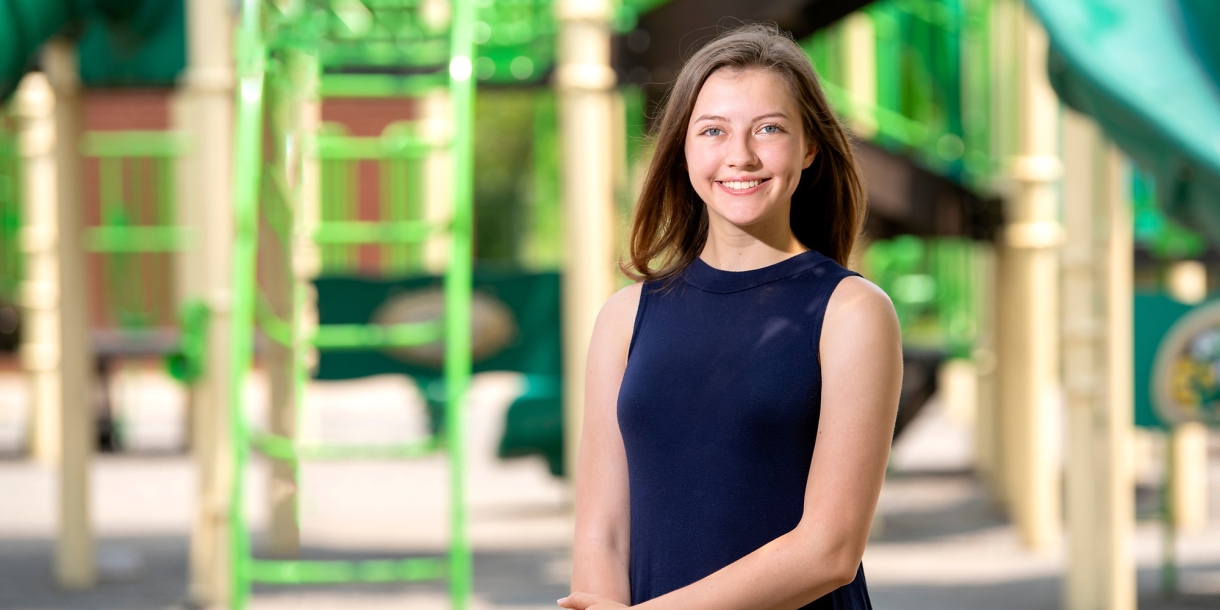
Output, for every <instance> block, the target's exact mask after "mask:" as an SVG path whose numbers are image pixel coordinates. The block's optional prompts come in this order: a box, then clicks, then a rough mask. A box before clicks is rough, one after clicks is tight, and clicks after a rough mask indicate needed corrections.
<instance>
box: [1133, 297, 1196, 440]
mask: <svg viewBox="0 0 1220 610" xmlns="http://www.w3.org/2000/svg"><path fill="white" fill-rule="evenodd" d="M1191 309H1193V307H1192V306H1190V305H1186V304H1184V303H1180V302H1178V301H1175V300H1173V299H1171V298H1169V297H1167V296H1165V295H1163V294H1160V293H1136V295H1135V310H1134V315H1135V425H1137V426H1142V427H1145V428H1163V427H1164V423H1163V422H1161V420H1160V418H1159V417H1157V415H1156V411H1155V409H1153V407H1152V389H1151V388H1152V366H1153V362H1154V361H1155V360H1156V352H1157V349H1158V348H1159V347H1160V345H1161V340H1162V339H1164V338H1165V333H1167V332H1169V329H1170V328H1172V327H1173V325H1174V323H1176V322H1177V321H1178V320H1179V319H1181V318H1182V316H1184V315H1186V314H1187V313H1189V312H1190V311H1191Z"/></svg>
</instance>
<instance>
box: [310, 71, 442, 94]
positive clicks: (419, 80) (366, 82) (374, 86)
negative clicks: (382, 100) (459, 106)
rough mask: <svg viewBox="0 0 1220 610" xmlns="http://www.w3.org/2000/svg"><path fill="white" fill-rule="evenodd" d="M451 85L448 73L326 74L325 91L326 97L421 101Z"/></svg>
mask: <svg viewBox="0 0 1220 610" xmlns="http://www.w3.org/2000/svg"><path fill="white" fill-rule="evenodd" d="M447 82H448V74H447V73H445V72H444V71H441V72H435V73H430V74H412V75H409V76H391V75H385V74H326V75H324V76H323V77H322V86H321V90H322V96H323V97H418V96H421V95H424V94H425V93H427V92H429V91H431V90H433V89H436V88H438V87H444V86H445V85H446V83H447Z"/></svg>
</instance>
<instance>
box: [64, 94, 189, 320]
mask: <svg viewBox="0 0 1220 610" xmlns="http://www.w3.org/2000/svg"><path fill="white" fill-rule="evenodd" d="M171 94H172V90H170V89H90V90H88V91H86V94H85V103H84V124H85V131H127V130H165V129H169V128H170V96H171ZM100 166H101V163H100V162H99V160H98V159H90V158H86V159H85V160H84V163H83V167H82V170H83V175H82V181H83V182H82V194H83V197H84V212H85V223H86V226H93V225H97V224H99V223H101V220H102V219H101V178H100V171H101V167H100ZM118 171H120V172H121V175H122V184H123V189H122V192H121V197H122V200H123V201H124V203H125V204H127V209H128V210H129V213H130V217H129V221H130V222H132V223H134V224H153V223H159V222H163V221H164V220H165V219H161V218H159V217H158V209H159V208H160V207H162V206H166V207H172V202H166V201H162V200H161V198H160V194H159V192H158V185H157V183H156V181H155V179H154V176H155V175H156V167H155V162H154V161H152V160H145V159H133V160H127V161H123V162H122V163H121V165H119V167H118ZM166 178H167V179H172V174H168V175H167V176H166ZM86 281H88V282H89V295H90V310H91V312H90V313H91V319H92V322H93V324H94V325H95V326H98V327H114V326H117V325H118V324H119V323H120V320H119V308H120V307H119V304H120V303H124V304H126V305H127V307H129V308H133V309H137V310H143V311H148V312H150V313H151V314H152V315H151V319H150V323H151V324H152V325H153V326H164V325H170V324H173V323H174V320H175V318H176V312H175V311H174V305H173V303H174V301H173V295H174V276H173V260H172V255H170V254H135V255H126V256H115V255H103V254H89V255H87V261H86Z"/></svg>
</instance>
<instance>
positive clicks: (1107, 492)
mask: <svg viewBox="0 0 1220 610" xmlns="http://www.w3.org/2000/svg"><path fill="white" fill-rule="evenodd" d="M1063 154H1064V163H1065V168H1066V172H1065V176H1064V188H1063V193H1064V220H1065V226H1066V230H1067V240H1066V243H1065V245H1064V248H1063V364H1064V376H1065V380H1064V381H1065V389H1066V395H1067V396H1066V397H1067V411H1068V430H1067V433H1068V442H1067V447H1068V460H1067V466H1068V470H1067V535H1068V566H1067V573H1066V583H1065V586H1064V607H1065V608H1066V609H1067V610H1097V609H1105V610H1134V608H1135V603H1136V595H1135V557H1134V552H1133V548H1132V537H1133V535H1134V531H1135V497H1134V489H1135V481H1134V476H1133V473H1132V468H1131V451H1132V432H1133V430H1132V428H1133V421H1134V416H1133V413H1132V409H1133V406H1132V405H1133V402H1132V401H1133V396H1132V394H1131V384H1130V380H1131V375H1132V370H1131V369H1132V349H1133V345H1132V341H1133V340H1132V326H1133V323H1134V321H1133V319H1132V310H1131V291H1132V288H1131V283H1132V274H1133V268H1132V265H1133V263H1132V259H1133V250H1132V226H1131V222H1132V221H1131V216H1130V212H1129V209H1128V208H1129V205H1130V204H1129V202H1128V201H1127V198H1126V197H1125V196H1124V194H1125V193H1126V190H1125V189H1124V188H1123V185H1124V180H1123V169H1122V160H1121V159H1120V158H1119V156H1118V155H1117V153H1116V152H1115V151H1114V150H1113V149H1112V148H1111V147H1110V146H1108V145H1107V144H1106V142H1105V141H1104V140H1103V139H1102V138H1101V136H1100V134H1099V133H1098V130H1097V127H1096V125H1095V124H1094V123H1093V122H1092V120H1090V119H1089V118H1087V117H1085V116H1083V115H1079V114H1076V113H1074V112H1067V113H1065V116H1064V122H1063Z"/></svg>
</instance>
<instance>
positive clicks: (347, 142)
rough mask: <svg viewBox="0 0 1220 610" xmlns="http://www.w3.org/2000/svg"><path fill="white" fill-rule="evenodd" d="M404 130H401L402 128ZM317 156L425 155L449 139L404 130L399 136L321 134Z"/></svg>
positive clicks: (371, 158)
mask: <svg viewBox="0 0 1220 610" xmlns="http://www.w3.org/2000/svg"><path fill="white" fill-rule="evenodd" d="M400 133H401V132H400ZM317 142H318V148H317V156H318V158H319V159H322V160H324V161H342V160H348V161H379V160H383V159H422V158H424V157H426V156H428V154H429V153H431V152H432V151H434V150H441V149H444V148H448V146H449V143H448V142H444V141H432V140H427V139H424V138H420V137H416V136H412V135H409V134H402V135H397V136H387V135H382V136H339V135H335V136H318V137H317Z"/></svg>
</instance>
